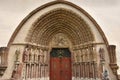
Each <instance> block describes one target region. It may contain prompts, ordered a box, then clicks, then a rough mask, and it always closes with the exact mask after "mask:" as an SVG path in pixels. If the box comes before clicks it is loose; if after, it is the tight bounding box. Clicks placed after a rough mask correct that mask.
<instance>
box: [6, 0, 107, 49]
mask: <svg viewBox="0 0 120 80" xmlns="http://www.w3.org/2000/svg"><path fill="white" fill-rule="evenodd" d="M56 4H65V5H69V6H72V7H73V8H75V9H77V10H78V11H80V12H81V13H82V14H84V15H85V16H86V17H87V18H88V19H89V20H90V21H91V22H92V23H93V24H94V26H95V27H96V28H97V30H98V32H99V33H100V35H101V36H102V38H103V40H104V42H105V44H106V45H108V41H107V39H106V37H105V35H104V33H103V31H102V29H101V28H100V26H99V25H98V24H97V23H96V21H95V20H94V19H93V18H92V17H91V16H90V15H89V14H88V13H87V12H86V11H84V10H83V9H82V8H80V7H79V6H77V5H75V4H73V3H71V2H67V1H53V2H50V3H47V4H45V5H42V6H40V7H38V8H37V9H35V10H33V11H32V12H31V13H30V14H29V15H28V16H26V17H25V18H24V19H23V20H22V22H21V23H20V24H19V25H18V27H17V28H16V30H15V31H14V33H13V35H12V36H11V39H10V41H9V43H8V47H9V46H10V44H12V42H13V41H14V39H15V37H16V35H17V34H18V32H19V31H20V29H21V28H22V26H23V25H24V24H25V23H26V22H27V21H28V20H29V19H30V18H31V17H32V16H33V15H34V14H36V13H37V12H39V11H41V10H43V9H44V8H47V7H49V6H52V5H56ZM68 12H69V11H68ZM79 17H80V16H79Z"/></svg>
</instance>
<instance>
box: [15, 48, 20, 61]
mask: <svg viewBox="0 0 120 80" xmlns="http://www.w3.org/2000/svg"><path fill="white" fill-rule="evenodd" d="M15 55H16V61H18V59H19V55H20V50H16V51H15Z"/></svg>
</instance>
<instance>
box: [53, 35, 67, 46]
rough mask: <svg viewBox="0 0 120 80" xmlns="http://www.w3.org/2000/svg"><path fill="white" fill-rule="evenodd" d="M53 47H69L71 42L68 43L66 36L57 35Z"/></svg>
mask: <svg viewBox="0 0 120 80" xmlns="http://www.w3.org/2000/svg"><path fill="white" fill-rule="evenodd" d="M52 45H53V46H59V47H61V46H62V47H63V46H68V45H69V41H68V39H67V37H66V36H65V35H64V34H62V33H59V34H57V35H55V36H54V37H53V39H52Z"/></svg>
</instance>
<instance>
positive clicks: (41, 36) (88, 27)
mask: <svg viewBox="0 0 120 80" xmlns="http://www.w3.org/2000/svg"><path fill="white" fill-rule="evenodd" d="M108 46H109V44H108V41H107V39H106V37H105V35H104V33H103V31H102V30H101V28H100V26H99V25H98V24H97V23H96V21H95V20H94V19H93V18H92V17H91V16H90V15H89V14H88V13H87V12H86V11H84V10H83V9H82V8H80V7H79V6H77V5H75V4H73V3H70V2H67V1H62V0H61V1H59V0H58V1H53V2H50V3H47V4H45V5H42V6H40V7H39V8H37V9H35V10H33V11H32V12H31V13H30V14H29V15H28V16H26V17H25V18H24V19H23V20H22V22H21V23H20V24H19V25H18V27H17V28H16V30H15V32H14V33H13V35H12V36H11V39H10V41H9V43H8V48H9V52H8V53H9V56H8V66H9V67H8V68H7V70H6V71H5V74H4V76H3V79H6V78H7V79H10V78H11V76H12V75H13V72H14V67H16V65H18V63H14V61H16V60H17V61H18V62H19V66H18V70H19V74H18V75H19V76H17V78H18V79H19V78H21V76H24V75H22V74H23V73H24V68H25V67H24V65H26V67H27V68H29V66H30V67H34V68H35V69H36V66H37V67H38V66H39V65H40V66H43V67H44V66H45V67H46V66H47V69H49V68H48V67H49V61H48V60H49V54H47V53H50V49H51V48H52V47H57V48H58V47H60V48H61V47H62V48H63V47H67V48H69V49H70V51H71V52H72V54H71V56H72V57H71V58H72V60H73V61H72V67H73V68H74V67H75V68H74V69H77V68H76V66H77V65H79V66H80V65H81V66H82V67H83V68H84V66H85V65H86V64H87V63H89V65H88V66H86V67H89V66H91V65H92V66H94V67H95V68H94V70H93V71H94V72H93V73H95V72H96V74H92V76H90V75H89V73H90V72H87V73H88V74H84V75H85V76H89V78H94V77H97V78H101V74H102V70H101V72H99V71H98V70H99V68H100V67H101V66H100V64H101V56H100V55H101V54H100V50H101V48H102V49H103V50H104V51H102V53H104V56H102V58H103V59H104V60H105V63H106V64H105V67H106V68H107V69H108V70H109V73H110V76H112V77H113V78H112V79H114V80H115V79H116V77H115V75H114V74H113V72H112V70H111V68H110V66H109V63H110V57H109V54H108ZM26 50H27V51H28V52H29V51H31V52H30V54H29V55H30V56H31V55H32V57H33V56H34V57H37V58H36V59H32V61H33V62H30V60H27V58H26V59H23V55H26V54H25V53H23V52H24V51H26ZM19 51H20V53H21V54H20V55H19V56H18V54H17V53H16V52H19ZM111 52H112V51H111ZM31 53H33V54H31ZM39 53H40V54H39ZM43 53H44V54H43ZM39 55H40V56H42V58H43V57H44V56H45V58H44V60H45V62H43V63H42V64H41V62H40V63H39V62H38V57H39ZM102 55H103V54H102ZM15 56H16V57H17V58H15ZM27 56H28V55H27ZM18 57H19V58H18ZM47 57H48V58H47ZM88 58H89V59H88ZM34 62H37V63H34ZM113 62H114V61H113ZM31 63H32V65H31ZM36 64H37V65H36ZM82 64H84V66H83V65H82ZM13 66H14V67H13ZM21 67H22V68H21ZM102 67H103V66H102ZM89 68H90V67H89ZM20 69H22V70H20ZM37 69H38V68H37ZM91 69H93V68H91ZM91 69H90V70H91ZM95 69H96V70H95ZM36 71H38V70H36ZM83 71H84V72H83V73H85V72H86V71H85V70H83ZM48 72H49V70H47V73H46V74H48ZM72 72H74V70H73V69H72ZM77 73H78V72H77V71H76V73H75V74H73V75H72V77H76V74H77ZM79 73H80V72H79ZM8 74H9V75H8ZM36 74H37V73H36ZM44 74H45V73H44ZM80 74H81V73H80ZM26 75H29V74H26ZM32 75H34V74H32ZM42 76H43V75H42ZM47 76H48V77H49V75H47ZM25 77H26V76H24V78H25ZM34 77H35V76H34ZM82 77H83V76H82ZM79 78H81V77H80V76H79Z"/></svg>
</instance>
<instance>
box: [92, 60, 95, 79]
mask: <svg viewBox="0 0 120 80" xmlns="http://www.w3.org/2000/svg"><path fill="white" fill-rule="evenodd" d="M91 64H92V78H95V76H94V75H95V73H94V71H95V69H94V62H92V63H91Z"/></svg>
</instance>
